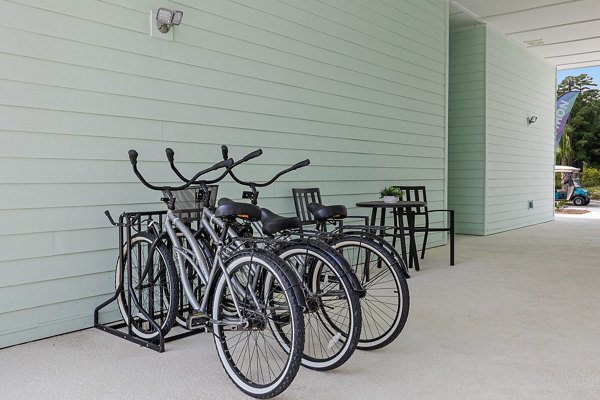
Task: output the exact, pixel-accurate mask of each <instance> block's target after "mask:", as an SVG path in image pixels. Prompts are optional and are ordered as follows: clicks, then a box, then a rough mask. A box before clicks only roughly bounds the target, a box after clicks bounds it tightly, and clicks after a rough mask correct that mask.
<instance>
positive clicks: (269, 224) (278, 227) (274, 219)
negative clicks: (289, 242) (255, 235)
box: [260, 208, 300, 235]
mask: <svg viewBox="0 0 600 400" xmlns="http://www.w3.org/2000/svg"><path fill="white" fill-rule="evenodd" d="M260 221H261V222H262V226H263V227H262V231H263V233H264V234H265V235H273V234H275V233H277V232H281V231H283V230H286V229H294V228H299V227H300V220H299V219H298V218H296V217H283V216H281V215H277V214H275V213H274V212H273V211H271V210H268V209H266V208H263V209H262V215H261V219H260Z"/></svg>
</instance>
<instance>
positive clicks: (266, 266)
mask: <svg viewBox="0 0 600 400" xmlns="http://www.w3.org/2000/svg"><path fill="white" fill-rule="evenodd" d="M285 270H286V268H285V266H284V265H282V261H281V259H278V258H277V257H274V256H272V255H270V254H269V253H267V252H265V251H261V250H243V251H240V252H239V253H237V254H235V255H233V256H232V257H231V258H230V259H229V261H228V263H227V276H225V275H221V277H220V278H219V280H218V281H217V284H216V286H215V289H214V292H213V293H214V297H213V302H212V318H213V320H214V322H213V336H214V339H215V346H216V348H217V353H218V354H219V358H220V359H221V363H222V364H223V367H224V368H225V371H226V372H227V374H228V375H229V377H230V379H231V380H232V381H233V383H235V385H236V386H237V387H238V388H240V389H241V390H242V391H243V392H244V393H246V394H248V395H250V396H252V397H256V398H263V399H264V398H270V397H273V396H276V395H278V394H279V393H281V392H283V391H284V390H285V389H286V388H287V387H288V386H289V385H290V383H291V382H292V381H293V379H294V377H295V376H296V373H297V372H298V369H299V368H300V361H301V359H302V351H303V347H304V325H303V320H302V311H301V309H300V307H299V306H298V300H297V298H296V295H295V294H294V291H293V289H292V288H291V285H290V282H289V280H288V278H287V277H286V275H285V273H284V271H285ZM227 278H229V281H230V282H231V286H230V285H229V284H228V282H227ZM234 299H235V300H234ZM236 302H237V304H238V306H239V311H238V310H237V309H236V307H235V303H236ZM236 320H237V321H243V323H242V324H236V325H233V324H232V323H233V322H234V321H236ZM275 330H277V331H279V330H283V331H285V332H286V337H287V338H288V339H289V343H288V345H287V346H281V345H280V343H279V340H278V338H277V336H276V335H275V333H274V331H275Z"/></svg>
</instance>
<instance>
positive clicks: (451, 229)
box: [450, 210, 454, 266]
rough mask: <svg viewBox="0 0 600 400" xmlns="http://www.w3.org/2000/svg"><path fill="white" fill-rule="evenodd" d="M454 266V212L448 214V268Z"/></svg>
mask: <svg viewBox="0 0 600 400" xmlns="http://www.w3.org/2000/svg"><path fill="white" fill-rule="evenodd" d="M452 265H454V210H452V211H451V212H450V266H452Z"/></svg>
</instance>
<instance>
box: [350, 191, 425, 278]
mask: <svg viewBox="0 0 600 400" xmlns="http://www.w3.org/2000/svg"><path fill="white" fill-rule="evenodd" d="M426 205H427V202H424V201H397V202H395V203H386V202H384V201H381V200H379V201H363V202H360V203H356V207H367V208H371V209H372V210H371V225H375V223H376V221H377V210H379V209H380V210H381V216H380V224H379V225H381V227H382V229H381V231H380V232H379V236H381V237H384V236H386V233H385V229H384V228H383V227H384V226H385V210H386V209H388V208H391V209H396V210H397V212H398V214H397V215H398V218H397V219H396V220H395V222H397V224H396V223H395V224H394V233H393V234H387V235H389V236H393V237H394V238H395V237H396V236H397V235H396V233H395V232H396V229H398V230H399V231H400V234H399V235H398V236H400V245H401V247H402V257H403V258H404V259H405V260H408V267H409V268H412V266H413V263H414V266H415V270H416V271H418V270H419V257H418V255H417V242H416V240H415V214H414V212H413V210H414V209H418V208H420V207H425V206H426ZM402 210H404V211H405V212H406V219H407V221H408V236H409V239H410V240H409V241H410V243H409V251H408V258H407V254H406V253H407V252H406V241H405V237H404V223H403V221H402V212H403V211H402ZM394 242H395V240H394Z"/></svg>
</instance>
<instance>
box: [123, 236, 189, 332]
mask: <svg viewBox="0 0 600 400" xmlns="http://www.w3.org/2000/svg"><path fill="white" fill-rule="evenodd" d="M155 241H156V236H155V235H154V234H152V233H150V232H140V233H137V234H136V235H134V236H133V237H132V238H131V246H128V245H125V246H124V247H123V256H124V258H123V259H121V258H119V259H118V260H117V267H116V271H115V287H116V288H119V286H120V285H121V283H122V284H123V290H122V291H121V293H120V295H119V297H118V298H117V304H118V306H119V310H120V312H121V315H122V316H123V320H124V321H125V323H126V324H127V325H129V326H131V331H132V332H133V333H134V334H135V335H136V336H138V337H140V338H143V339H145V340H148V341H150V342H154V343H156V342H158V341H159V340H160V338H159V333H162V335H163V336H164V335H166V334H167V333H168V332H169V330H170V329H171V327H172V326H173V322H174V320H175V314H176V306H177V303H178V297H179V291H178V290H177V281H178V279H177V273H176V271H175V264H174V262H173V258H172V257H171V255H170V253H169V251H168V249H167V247H166V246H165V244H164V243H162V242H158V243H157V244H156V246H155V247H154V250H153V251H152V254H150V250H151V248H152V245H153V244H154V242H155ZM128 259H131V285H129V280H128V274H127V260H128ZM130 286H131V288H132V289H133V290H132V291H131V297H132V301H131V303H132V304H131V307H130V305H129V304H128V300H129V293H130V290H129V289H130ZM134 297H135V299H136V300H137V303H138V304H136V303H135V302H134V301H133V298H134ZM144 314H145V315H144ZM130 316H131V320H130V318H129V317H130ZM148 317H150V318H151V319H152V320H153V321H154V322H156V324H157V325H158V326H159V327H160V331H159V330H157V329H156V328H155V327H154V326H153V325H152V324H151V322H149V319H148Z"/></svg>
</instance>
